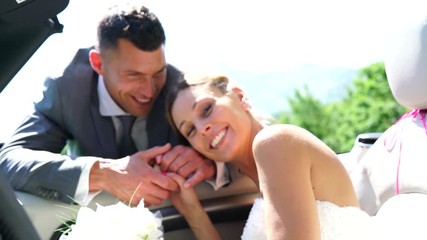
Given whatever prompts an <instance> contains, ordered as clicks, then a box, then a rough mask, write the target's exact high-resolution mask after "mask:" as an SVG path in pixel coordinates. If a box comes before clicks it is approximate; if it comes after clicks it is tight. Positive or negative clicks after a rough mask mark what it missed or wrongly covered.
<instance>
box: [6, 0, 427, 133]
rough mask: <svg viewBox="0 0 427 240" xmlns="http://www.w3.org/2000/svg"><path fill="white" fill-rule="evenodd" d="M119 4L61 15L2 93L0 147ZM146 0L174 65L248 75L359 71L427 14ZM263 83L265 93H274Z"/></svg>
mask: <svg viewBox="0 0 427 240" xmlns="http://www.w3.org/2000/svg"><path fill="white" fill-rule="evenodd" d="M118 1H119V2H123V0H102V1H100V0H70V4H69V6H68V7H67V9H66V10H64V11H63V12H62V13H61V14H60V15H59V20H60V22H61V23H63V24H64V26H65V27H64V31H63V33H62V34H55V35H53V36H51V37H50V38H49V39H48V40H47V41H46V42H45V44H44V45H43V46H42V47H41V48H40V49H39V51H38V52H37V53H36V54H35V55H34V56H33V58H32V59H31V60H30V61H29V62H28V63H27V64H26V65H25V67H24V68H23V70H22V71H21V72H19V73H18V74H17V75H16V76H15V79H14V80H13V82H12V83H11V84H10V85H9V86H8V87H7V88H6V89H5V90H4V91H3V92H2V93H1V94H0V108H1V109H2V111H3V113H4V115H7V116H8V117H7V118H2V123H1V124H0V125H1V126H0V141H1V139H2V138H3V137H4V136H5V135H8V134H10V132H11V131H13V130H14V128H15V127H16V126H17V125H18V124H19V123H20V121H21V119H22V117H23V116H24V115H25V113H26V112H27V111H29V109H31V107H32V102H33V101H35V100H37V99H39V98H40V97H41V89H42V87H43V84H42V81H43V79H44V77H45V76H46V75H51V76H58V75H59V74H61V73H62V70H63V69H64V67H65V66H66V64H67V63H68V62H69V61H70V59H71V58H72V56H73V55H74V53H75V51H76V50H77V49H78V48H81V47H88V46H91V45H93V43H94V41H95V38H96V24H97V20H98V19H99V18H100V17H101V16H102V13H103V12H104V10H105V9H106V8H107V7H108V6H110V5H112V4H115V3H117V2H118ZM139 2H141V3H143V4H145V5H146V6H147V7H149V8H150V9H151V10H152V11H153V12H154V13H155V14H156V15H157V16H158V17H159V18H160V20H161V21H162V24H163V27H164V28H165V32H166V38H167V40H166V57H167V61H168V62H169V63H172V64H174V65H176V66H178V67H179V68H180V69H182V70H184V71H186V72H221V73H224V71H225V70H226V69H233V70H236V71H240V72H245V73H248V74H257V73H265V72H277V71H288V70H291V69H294V68H297V67H299V66H301V65H304V64H313V65H318V66H325V67H334V66H337V67H346V68H353V69H358V68H361V67H365V66H367V65H369V64H370V63H373V62H377V61H382V60H383V56H384V51H385V43H386V40H387V37H388V34H389V33H390V32H391V31H393V29H395V27H396V26H397V25H399V24H401V23H402V22H405V21H407V20H408V19H413V18H415V17H419V16H423V15H424V14H426V12H425V10H426V9H427V1H415V0H399V1H393V0H298V1H297V0H293V1H289V0H216V1H203V0H180V1H176V0H147V1H139ZM259 81H260V91H269V90H268V89H263V88H262V87H263V85H262V79H260V80H259ZM242 87H243V88H244V86H242ZM11 103H13V104H11ZM5 113H7V114H5Z"/></svg>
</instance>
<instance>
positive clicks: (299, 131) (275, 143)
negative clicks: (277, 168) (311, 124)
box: [253, 124, 313, 152]
mask: <svg viewBox="0 0 427 240" xmlns="http://www.w3.org/2000/svg"><path fill="white" fill-rule="evenodd" d="M312 137H313V135H312V134H311V133H310V132H309V131H307V130H305V129H304V128H301V127H298V126H295V125H291V124H275V125H270V126H267V127H265V128H263V129H262V130H261V131H260V132H259V133H258V134H257V135H256V136H255V139H254V142H253V151H254V152H255V151H258V150H267V151H269V150H271V149H275V151H277V150H278V149H277V148H278V147H279V148H282V147H283V146H284V143H286V144H287V145H294V144H299V143H302V142H304V141H309V140H310V138H312Z"/></svg>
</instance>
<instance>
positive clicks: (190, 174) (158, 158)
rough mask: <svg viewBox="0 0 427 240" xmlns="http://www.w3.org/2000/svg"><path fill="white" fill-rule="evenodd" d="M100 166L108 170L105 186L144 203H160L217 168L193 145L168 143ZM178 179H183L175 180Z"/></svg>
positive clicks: (117, 194) (128, 199) (123, 198)
mask: <svg viewBox="0 0 427 240" xmlns="http://www.w3.org/2000/svg"><path fill="white" fill-rule="evenodd" d="M102 167H105V168H108V170H109V171H106V172H107V173H108V177H106V178H105V179H107V182H105V183H104V184H105V186H103V188H104V189H105V190H107V191H109V192H110V193H112V194H113V195H114V196H115V197H117V198H118V199H120V200H121V201H124V202H128V203H130V204H132V205H137V204H138V203H139V202H140V201H141V199H144V203H145V205H146V206H151V205H160V204H161V203H162V202H163V201H164V200H166V199H168V198H169V195H170V193H171V192H172V191H178V190H179V189H180V187H181V188H182V187H184V188H191V187H193V186H195V185H196V184H198V183H200V182H202V181H204V180H206V179H209V178H211V177H212V176H214V175H215V172H216V170H215V169H216V167H215V164H214V163H213V162H212V161H211V160H209V159H206V158H204V157H203V156H201V155H200V154H199V153H197V152H196V151H195V150H194V149H192V148H190V147H186V146H182V145H178V146H175V147H172V146H171V145H170V144H166V145H164V146H161V147H153V148H151V149H148V150H145V151H139V152H137V153H135V154H133V155H131V156H128V157H125V158H122V159H119V160H115V161H109V162H108V163H106V164H105V165H103V164H102V163H101V164H100V168H102ZM177 176H178V177H177ZM179 176H181V177H182V178H181V177H179ZM177 179H184V182H182V181H181V182H180V183H178V182H177Z"/></svg>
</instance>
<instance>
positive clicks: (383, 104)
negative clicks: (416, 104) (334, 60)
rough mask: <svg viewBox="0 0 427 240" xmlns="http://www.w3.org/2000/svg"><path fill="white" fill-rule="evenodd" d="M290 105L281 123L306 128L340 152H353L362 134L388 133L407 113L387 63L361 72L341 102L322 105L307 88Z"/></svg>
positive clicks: (291, 99) (281, 115)
mask: <svg viewBox="0 0 427 240" xmlns="http://www.w3.org/2000/svg"><path fill="white" fill-rule="evenodd" d="M289 103H290V111H289V112H286V113H280V114H279V115H278V119H279V120H280V122H282V123H292V124H296V125H298V126H301V127H304V128H306V129H307V130H309V131H311V132H312V133H313V134H315V135H316V136H318V137H319V138H320V139H322V140H323V141H324V142H325V143H326V144H328V146H330V147H331V148H332V149H333V150H334V151H335V152H338V153H340V152H347V151H349V150H350V149H351V148H352V146H353V144H354V140H355V138H356V136H357V135H359V134H361V133H367V132H384V131H385V130H386V129H387V128H389V127H390V126H391V125H392V124H393V123H394V122H395V121H396V120H397V119H398V118H399V117H400V116H401V115H402V114H403V113H404V112H406V111H407V109H406V108H405V107H403V106H401V105H399V103H397V102H396V100H395V99H394V97H393V95H392V93H391V91H390V88H389V85H388V82H387V76H386V72H385V68H384V64H383V63H374V64H372V65H370V66H367V67H366V68H363V69H361V70H360V71H359V73H358V75H357V77H356V78H355V79H354V80H353V81H352V85H351V86H349V87H347V89H346V95H345V96H344V98H343V99H341V100H339V101H335V102H330V103H327V104H322V103H321V102H320V101H319V100H317V99H315V98H314V97H313V96H312V95H311V93H310V92H309V91H308V89H307V87H304V92H303V93H301V91H300V90H295V96H294V97H293V98H290V99H289Z"/></svg>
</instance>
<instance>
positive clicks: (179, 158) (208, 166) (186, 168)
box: [156, 145, 216, 188]
mask: <svg viewBox="0 0 427 240" xmlns="http://www.w3.org/2000/svg"><path fill="white" fill-rule="evenodd" d="M156 161H157V164H159V165H160V169H161V170H162V171H163V172H175V173H178V174H179V175H181V176H182V177H184V178H187V180H186V181H185V183H184V187H186V188H188V187H194V186H195V185H197V184H198V183H200V182H202V181H204V180H206V179H209V178H211V177H212V176H214V175H215V172H216V167H215V164H214V163H213V162H212V160H209V159H206V158H204V157H203V156H202V155H200V154H199V153H198V152H196V151H195V150H194V149H193V148H191V147H186V146H183V145H178V146H175V147H174V148H173V149H172V150H170V151H168V152H167V153H165V154H164V155H163V156H162V157H161V159H160V158H157V159H156Z"/></svg>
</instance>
